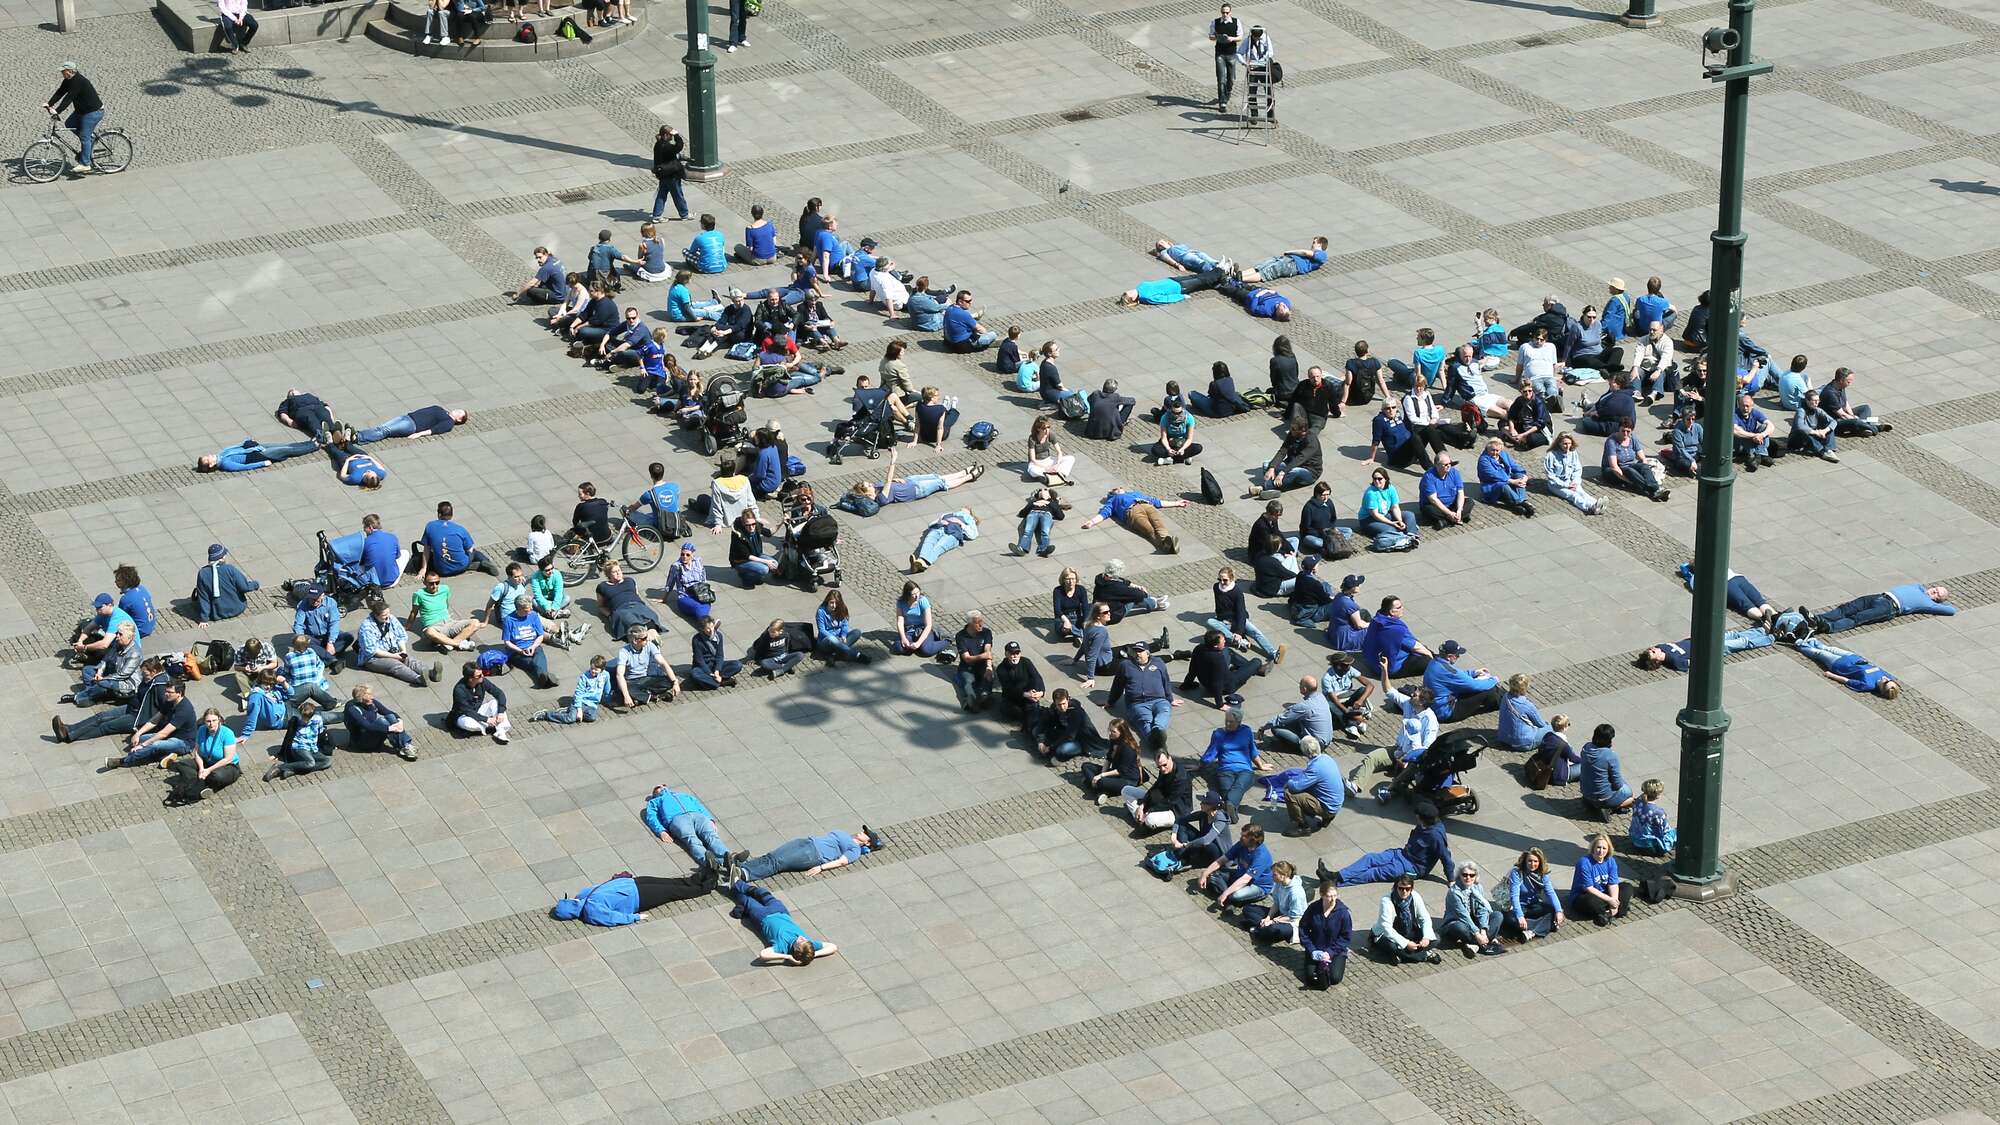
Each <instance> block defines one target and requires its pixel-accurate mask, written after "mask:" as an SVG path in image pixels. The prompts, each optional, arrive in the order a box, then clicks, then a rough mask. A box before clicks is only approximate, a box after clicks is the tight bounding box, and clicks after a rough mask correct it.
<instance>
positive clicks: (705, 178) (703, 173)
mask: <svg viewBox="0 0 2000 1125" xmlns="http://www.w3.org/2000/svg"><path fill="white" fill-rule="evenodd" d="M728 174H729V168H728V166H726V165H722V164H717V165H716V166H715V167H713V168H689V169H688V170H687V171H686V172H685V173H683V174H682V175H681V179H683V180H689V181H692V182H694V183H697V184H705V183H708V182H709V181H710V180H719V179H721V178H722V177H724V176H726V175H728Z"/></svg>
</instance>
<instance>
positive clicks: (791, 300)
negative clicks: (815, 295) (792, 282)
mask: <svg viewBox="0 0 2000 1125" xmlns="http://www.w3.org/2000/svg"><path fill="white" fill-rule="evenodd" d="M773 293H776V294H777V295H778V301H779V303H780V304H783V305H784V306H785V307H786V308H790V307H791V306H793V305H796V304H799V303H800V302H802V301H804V300H805V299H806V291H805V290H803V289H794V288H792V287H791V286H789V285H780V286H774V287H773V288H770V289H759V290H757V291H756V292H755V293H749V294H745V299H746V300H750V301H761V300H763V299H764V298H766V297H768V296H770V295H771V294H773Z"/></svg>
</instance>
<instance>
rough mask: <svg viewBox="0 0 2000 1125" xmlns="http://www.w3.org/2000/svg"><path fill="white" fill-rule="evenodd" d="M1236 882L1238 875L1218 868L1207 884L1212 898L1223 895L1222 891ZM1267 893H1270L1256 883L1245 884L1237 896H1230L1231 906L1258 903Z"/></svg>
mask: <svg viewBox="0 0 2000 1125" xmlns="http://www.w3.org/2000/svg"><path fill="white" fill-rule="evenodd" d="M1235 881H1236V873H1234V872H1231V871H1230V870H1229V869H1228V868H1226V867H1224V868H1218V869H1217V870H1216V872H1215V874H1213V875H1210V876H1209V877H1208V883H1207V887H1208V893H1209V894H1210V895H1211V896H1213V895H1219V894H1221V893H1222V889H1223V888H1224V887H1227V886H1228V885H1229V884H1231V883H1234V882H1235ZM1267 893H1269V892H1267V891H1265V890H1264V888H1262V887H1259V886H1258V885H1257V884H1255V883H1245V884H1243V886H1242V888H1241V889H1239V890H1238V891H1237V892H1236V893H1235V894H1233V895H1230V896H1229V904H1230V905H1231V906H1244V905H1247V904H1249V903H1253V902H1256V901H1257V900H1258V899H1260V898H1263V897H1264V896H1265V895H1266V894H1267Z"/></svg>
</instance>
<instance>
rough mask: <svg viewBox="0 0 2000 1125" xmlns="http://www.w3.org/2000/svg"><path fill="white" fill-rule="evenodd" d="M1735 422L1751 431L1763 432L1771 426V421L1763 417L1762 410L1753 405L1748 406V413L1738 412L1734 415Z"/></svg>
mask: <svg viewBox="0 0 2000 1125" xmlns="http://www.w3.org/2000/svg"><path fill="white" fill-rule="evenodd" d="M1736 424H1737V425H1739V426H1741V427H1743V428H1744V429H1746V430H1749V431H1750V432H1751V433H1763V432H1764V431H1765V430H1768V429H1770V428H1771V423H1770V421H1769V420H1768V419H1766V418H1765V417H1764V412H1763V411H1761V410H1759V409H1757V408H1756V407H1754V406H1753V407H1751V408H1750V413H1748V414H1743V413H1738V414H1737V415H1736Z"/></svg>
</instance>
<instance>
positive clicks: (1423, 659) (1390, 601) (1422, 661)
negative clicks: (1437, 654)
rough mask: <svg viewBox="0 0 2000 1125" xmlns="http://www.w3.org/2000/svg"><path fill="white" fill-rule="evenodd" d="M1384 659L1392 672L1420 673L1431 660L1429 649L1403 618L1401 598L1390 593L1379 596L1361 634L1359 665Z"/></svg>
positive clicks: (1412, 674)
mask: <svg viewBox="0 0 2000 1125" xmlns="http://www.w3.org/2000/svg"><path fill="white" fill-rule="evenodd" d="M1385 659H1386V660H1387V661H1388V662H1389V674H1390V675H1392V676H1418V675H1422V674H1423V672H1424V669H1425V668H1427V667H1428V666H1429V665H1430V662H1431V650H1430V649H1428V648H1425V647H1424V646H1423V645H1422V644H1421V643H1419V642H1418V640H1417V636H1416V634H1415V633H1413V632H1411V630H1410V626H1409V623H1408V622H1405V621H1404V620H1403V599H1401V598H1399V597H1397V596H1396V595H1394V594H1390V595H1389V596H1388V597H1386V598H1383V599H1382V603H1381V605H1380V606H1378V607H1377V608H1376V610H1375V616H1374V617H1372V618H1370V619H1369V621H1368V628H1367V630H1366V631H1365V632H1364V633H1363V634H1362V637H1361V666H1362V667H1363V668H1374V667H1377V666H1379V665H1380V664H1381V663H1382V661H1383V660H1385Z"/></svg>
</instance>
